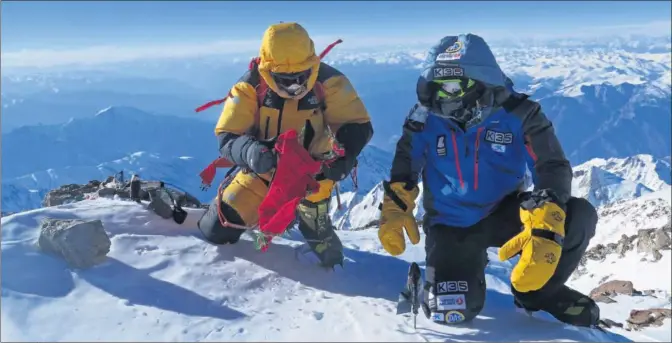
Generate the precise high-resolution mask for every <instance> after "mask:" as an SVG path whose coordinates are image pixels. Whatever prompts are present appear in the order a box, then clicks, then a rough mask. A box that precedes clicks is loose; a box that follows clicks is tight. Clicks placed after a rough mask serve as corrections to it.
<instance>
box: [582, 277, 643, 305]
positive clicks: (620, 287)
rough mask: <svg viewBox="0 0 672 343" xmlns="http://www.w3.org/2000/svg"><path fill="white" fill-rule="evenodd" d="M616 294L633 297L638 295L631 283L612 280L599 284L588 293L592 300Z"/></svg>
mask: <svg viewBox="0 0 672 343" xmlns="http://www.w3.org/2000/svg"><path fill="white" fill-rule="evenodd" d="M617 294H625V295H633V294H640V292H638V291H636V290H635V287H634V286H633V285H632V282H631V281H623V280H612V281H608V282H605V283H603V284H601V285H600V286H598V287H596V288H594V289H593V290H592V291H590V297H591V298H592V299H594V300H596V299H597V297H599V296H614V295H617Z"/></svg>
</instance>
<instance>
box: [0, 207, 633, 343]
mask: <svg viewBox="0 0 672 343" xmlns="http://www.w3.org/2000/svg"><path fill="white" fill-rule="evenodd" d="M187 210H188V211H189V216H188V217H187V220H186V222H185V223H184V224H182V225H178V224H175V223H174V222H172V221H167V220H164V219H161V218H159V217H157V216H155V215H154V214H152V213H150V212H147V211H146V210H145V209H144V207H143V205H139V204H135V203H133V202H124V201H118V200H107V199H97V200H90V201H82V202H79V203H74V204H68V205H62V206H58V207H51V208H42V209H37V210H32V211H28V212H24V213H20V214H15V215H11V216H8V217H3V218H2V220H1V224H2V304H3V306H2V323H3V330H2V333H1V334H2V340H3V341H7V340H14V341H16V340H31V341H54V340H60V341H72V340H95V341H101V340H104V341H109V340H118V341H130V340H132V341H223V340H236V341H243V340H244V341H261V340H273V341H334V340H338V341H405V342H408V341H446V340H455V341H537V342H538V341H626V340H627V339H626V337H625V335H628V334H630V333H627V332H625V331H623V332H619V333H602V332H599V331H597V330H591V329H586V328H576V327H570V326H566V325H563V324H561V323H558V322H555V321H553V320H551V319H549V318H548V316H543V314H542V315H541V316H542V318H543V319H532V318H529V317H527V316H525V315H522V314H520V315H519V314H514V312H516V310H515V309H514V305H513V303H512V297H511V294H510V292H509V283H508V277H509V272H510V269H511V267H512V265H511V263H510V262H504V263H501V262H496V255H495V253H496V252H495V251H494V250H493V251H490V252H489V255H490V259H491V260H492V261H491V262H490V264H489V266H488V269H487V278H486V281H487V287H488V290H487V292H488V293H487V299H488V300H487V304H486V306H485V308H484V310H483V312H482V313H481V315H479V316H478V317H477V318H476V320H475V321H474V322H473V323H471V324H469V325H464V326H461V327H446V326H440V325H436V324H433V323H431V322H429V321H428V320H426V319H425V317H424V316H423V315H422V314H420V315H419V316H418V329H417V330H414V329H413V327H412V324H411V323H412V322H411V318H410V317H409V316H408V315H404V316H398V315H396V314H395V306H396V299H397V295H398V292H399V290H400V289H401V287H402V285H403V283H404V281H405V276H406V273H407V269H408V262H409V261H422V260H423V257H424V249H423V248H422V247H423V245H422V244H423V241H424V237H423V241H421V243H420V244H419V245H416V246H410V245H409V246H408V249H407V251H406V252H405V253H404V254H403V255H402V256H400V258H395V257H391V256H389V255H388V254H386V253H385V252H383V251H382V248H381V246H380V244H379V242H378V239H377V235H376V230H375V229H370V230H362V231H356V232H355V231H353V232H348V231H343V232H339V235H340V236H341V237H342V240H343V243H344V246H345V255H346V263H345V269H343V270H341V269H337V270H336V271H335V272H326V271H324V270H322V269H320V268H318V267H314V266H310V265H303V264H302V263H301V262H300V260H298V259H296V258H295V249H293V247H295V246H297V245H299V244H300V243H301V242H300V240H299V239H298V238H297V236H296V234H293V235H290V237H288V238H281V239H278V240H277V241H276V240H274V242H275V244H273V245H272V246H271V247H270V249H269V251H267V252H265V253H262V252H259V251H256V250H255V249H254V246H253V244H252V242H251V241H250V238H248V237H246V236H244V238H243V240H241V241H240V242H239V243H238V244H236V245H232V246H221V247H217V246H213V245H210V244H207V243H205V242H204V241H203V240H202V239H201V238H200V235H199V234H198V231H197V229H196V224H195V223H196V221H197V220H198V218H199V217H200V213H201V210H197V209H187ZM46 217H52V218H79V219H101V220H102V221H103V223H104V225H105V228H106V230H107V232H108V234H109V235H110V237H111V240H112V247H111V251H110V253H109V255H108V260H107V261H106V262H104V263H103V264H101V265H99V266H96V267H94V268H92V269H88V270H73V269H69V268H68V267H67V266H66V265H65V263H64V262H63V261H62V260H60V259H58V258H55V257H52V256H49V255H45V254H43V253H41V252H39V251H37V250H36V246H35V242H36V239H37V237H38V230H39V229H38V227H39V221H40V220H41V219H43V218H46ZM421 265H422V263H421ZM637 337H641V336H637Z"/></svg>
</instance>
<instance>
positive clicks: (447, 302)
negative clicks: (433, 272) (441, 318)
mask: <svg viewBox="0 0 672 343" xmlns="http://www.w3.org/2000/svg"><path fill="white" fill-rule="evenodd" d="M436 308H437V309H438V310H443V311H445V310H464V309H466V308H467V301H466V300H465V297H464V294H450V295H439V296H438V297H436Z"/></svg>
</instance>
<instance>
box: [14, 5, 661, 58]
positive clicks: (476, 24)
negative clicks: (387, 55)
mask: <svg viewBox="0 0 672 343" xmlns="http://www.w3.org/2000/svg"><path fill="white" fill-rule="evenodd" d="M1 6H2V21H1V25H2V31H1V32H2V39H1V42H2V51H3V54H5V53H13V52H17V51H20V50H29V51H30V50H35V51H42V52H44V50H45V49H46V50H54V49H55V50H64V49H66V50H67V49H92V48H94V47H100V46H107V47H108V48H109V47H111V46H126V47H129V46H130V47H133V46H135V47H142V48H147V47H148V46H157V48H158V47H159V46H165V45H166V44H173V45H175V44H182V45H183V46H184V45H190V44H191V45H193V44H204V43H206V42H215V41H231V40H233V41H240V42H242V41H249V42H250V45H249V46H247V45H246V47H248V48H251V47H252V46H256V44H258V41H259V38H260V37H261V35H262V34H263V31H264V30H265V29H266V27H268V25H269V24H271V23H274V22H278V21H298V22H300V23H301V24H302V25H304V26H305V27H306V28H307V29H308V31H309V32H310V34H311V35H314V36H325V37H327V36H328V37H339V36H346V37H356V38H359V39H363V38H367V39H368V41H369V42H372V44H375V42H377V41H383V40H384V41H387V42H395V41H399V42H400V43H403V42H411V41H414V40H417V39H420V40H426V41H434V40H435V39H436V38H438V37H440V36H445V35H448V34H455V33H461V32H467V31H468V32H474V33H482V34H485V35H486V36H487V37H491V38H492V37H493V36H506V35H516V36H529V35H555V36H562V35H564V34H567V35H571V34H579V33H585V32H593V31H595V32H596V31H599V30H603V31H604V30H606V31H609V32H612V31H619V30H621V29H620V27H625V26H632V25H642V24H646V23H652V22H658V23H660V22H663V23H665V22H667V23H669V22H670V13H671V12H672V7H671V5H670V2H667V1H654V2H643V1H637V2H634V1H615V2H607V1H595V2H560V1H543V2H542V1H539V2H537V1H520V2H504V1H496V2H485V1H472V2H450V1H434V2H420V1H368V2H356V1H292V2H282V1H272V2H262V1H254V2H253V1H244V2H233V1H221V2H217V1H205V2H199V1H146V2H140V1H107V2H105V1H68V2H65V1H64V2H61V1H50V2H46V1H45V2H38V1H28V2H18V1H17V2H2V5H1ZM657 27H660V25H658V26H657ZM663 27H665V25H663ZM605 28H606V29H605ZM668 29H669V26H668ZM622 31H627V30H625V29H622ZM237 47H241V46H239V45H237ZM241 48H242V47H241Z"/></svg>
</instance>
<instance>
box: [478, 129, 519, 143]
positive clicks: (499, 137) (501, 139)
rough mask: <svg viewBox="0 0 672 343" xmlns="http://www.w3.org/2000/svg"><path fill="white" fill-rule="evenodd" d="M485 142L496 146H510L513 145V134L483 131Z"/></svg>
mask: <svg viewBox="0 0 672 343" xmlns="http://www.w3.org/2000/svg"><path fill="white" fill-rule="evenodd" d="M485 140H486V141H488V142H490V143H496V144H511V143H513V133H511V132H497V131H493V130H487V131H485Z"/></svg>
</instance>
